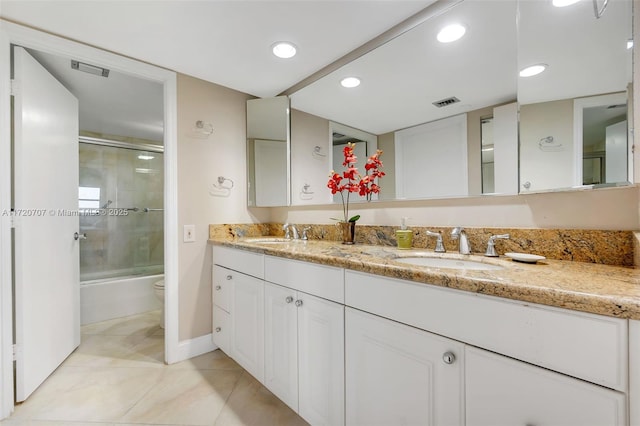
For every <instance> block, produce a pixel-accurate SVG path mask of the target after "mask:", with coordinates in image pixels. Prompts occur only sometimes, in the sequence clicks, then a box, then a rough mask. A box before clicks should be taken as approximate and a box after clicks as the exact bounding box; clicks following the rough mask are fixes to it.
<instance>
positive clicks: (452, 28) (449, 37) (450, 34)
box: [437, 24, 467, 43]
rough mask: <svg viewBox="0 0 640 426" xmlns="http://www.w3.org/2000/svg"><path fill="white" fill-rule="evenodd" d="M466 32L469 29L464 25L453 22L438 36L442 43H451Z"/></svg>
mask: <svg viewBox="0 0 640 426" xmlns="http://www.w3.org/2000/svg"><path fill="white" fill-rule="evenodd" d="M465 32H467V29H466V28H465V27H464V26H463V25H460V24H451V25H447V26H446V27H444V28H443V29H441V30H440V32H439V33H438V36H437V38H438V41H439V42H440V43H451V42H452V41H456V40H458V39H460V38H461V37H462V36H463V35H464V33H465Z"/></svg>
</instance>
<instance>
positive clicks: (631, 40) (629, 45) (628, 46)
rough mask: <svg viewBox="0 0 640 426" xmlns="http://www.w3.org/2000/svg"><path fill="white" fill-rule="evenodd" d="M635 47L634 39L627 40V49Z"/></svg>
mask: <svg viewBox="0 0 640 426" xmlns="http://www.w3.org/2000/svg"><path fill="white" fill-rule="evenodd" d="M631 48H633V39H629V40H627V49H631Z"/></svg>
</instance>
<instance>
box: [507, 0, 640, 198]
mask: <svg viewBox="0 0 640 426" xmlns="http://www.w3.org/2000/svg"><path fill="white" fill-rule="evenodd" d="M605 4H606V7H605V8H604V9H603V7H604V5H605ZM595 6H596V7H595V8H594V3H593V2H592V1H585V0H582V1H578V2H577V3H574V4H570V5H568V6H565V7H555V6H554V5H553V3H552V2H551V1H521V2H520V3H519V15H520V17H519V22H518V25H519V46H518V65H519V68H520V70H525V69H527V67H530V66H537V69H538V71H542V72H540V73H539V74H535V75H531V76H529V77H520V78H519V80H518V102H519V104H520V185H521V187H520V191H521V192H523V193H526V192H531V191H533V192H539V191H548V190H554V191H556V190H559V189H571V188H584V187H585V186H587V187H588V186H594V187H596V188H597V187H602V186H612V185H626V184H628V183H629V182H631V181H633V177H632V176H631V171H632V170H633V167H632V164H631V161H632V157H633V156H632V153H631V146H632V143H630V141H631V138H630V133H629V125H628V123H631V122H632V121H631V120H630V119H628V117H627V116H628V103H629V102H628V100H629V99H630V98H629V96H628V94H630V93H631V92H632V91H631V83H632V43H633V41H632V40H633V36H632V2H631V1H625V0H616V1H609V2H608V3H604V4H603V3H602V2H597V3H596V5H595ZM530 74H533V73H530Z"/></svg>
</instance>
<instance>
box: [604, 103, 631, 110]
mask: <svg viewBox="0 0 640 426" xmlns="http://www.w3.org/2000/svg"><path fill="white" fill-rule="evenodd" d="M626 106H627V104H618V105H609V106H608V107H607V109H615V108H625V107H626Z"/></svg>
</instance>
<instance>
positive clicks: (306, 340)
mask: <svg viewBox="0 0 640 426" xmlns="http://www.w3.org/2000/svg"><path fill="white" fill-rule="evenodd" d="M296 305H298V367H299V368H298V375H299V377H298V386H299V389H300V391H299V402H298V404H299V410H298V414H300V416H302V418H304V419H305V420H306V421H308V422H309V423H311V424H313V425H332V426H338V425H342V424H344V306H343V305H340V304H337V303H334V302H330V301H328V300H325V299H321V298H319V297H315V296H311V295H308V294H306V293H298V299H297V300H296Z"/></svg>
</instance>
